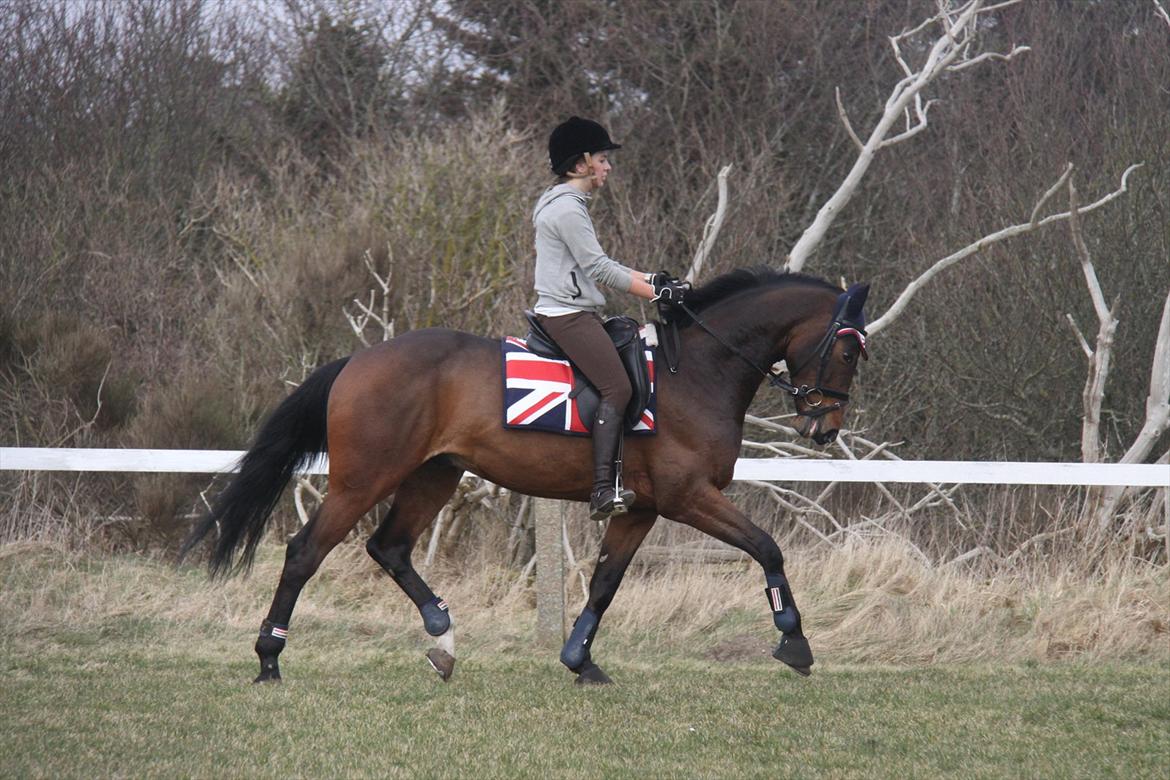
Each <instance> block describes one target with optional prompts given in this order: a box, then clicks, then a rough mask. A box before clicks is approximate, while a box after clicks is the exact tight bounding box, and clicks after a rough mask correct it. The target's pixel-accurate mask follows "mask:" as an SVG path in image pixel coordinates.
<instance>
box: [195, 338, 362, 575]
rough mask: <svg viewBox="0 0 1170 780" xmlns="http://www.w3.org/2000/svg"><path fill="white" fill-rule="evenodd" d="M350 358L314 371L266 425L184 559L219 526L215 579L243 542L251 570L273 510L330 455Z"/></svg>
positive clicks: (213, 563) (229, 566) (244, 561)
mask: <svg viewBox="0 0 1170 780" xmlns="http://www.w3.org/2000/svg"><path fill="white" fill-rule="evenodd" d="M348 361H349V358H342V359H341V360H335V361H334V362H332V363H330V364H328V365H325V366H322V367H321V368H319V369H317V370H316V371H314V372H313V373H312V374H311V375H310V376H309V378H308V379H306V380H305V381H304V383H303V384H301V386H300V387H298V388H297V389H296V390H294V391H293V393H292V395H290V396H289V397H288V398H286V399H284V401H283V402H281V404H280V406H278V407H276V411H275V412H273V413H272V414H271V416H269V418H268V419H267V420H265V421H264V425H263V426H262V427H261V428H260V433H258V434H257V435H256V440H255V441H254V442H253V443H252V447H251V449H249V450H248V451H247V452H246V453H245V454H244V457H243V459H242V460H241V461H240V473H239V474H237V475H236V476H235V478H234V479H232V481H231V484H229V485H228V486H227V489H225V490H224V491H223V492H222V493H220V494H219V496H218V497H217V498H216V499H215V505H214V507H213V508H212V510H211V512H210V513H208V514H207V516H206V517H204V518H203V519H202V520H200V522H199V525H198V526H196V527H195V529H194V530H193V531H192V532H191V535H190V536H189V537H187V541H185V542H184V543H183V547H182V548H181V549H180V551H179V559H180V560H182V558H183V557H184V556H185V555H186V554H187V553H188V552H190V551H191V548H193V547H194V546H195V545H197V544H199V542H200V541H202V540H203V538H204V537H205V536H207V534H208V533H209V532H210V531H211V530H212V529H213V528H216V527H217V526H218V528H219V537H218V539H217V540H216V543H215V550H214V551H213V552H212V554H211V558H210V560H209V561H208V568H210V569H211V573H212V574H213V575H219V574H225V573H227V572H229V571H230V570H231V569H232V568H233V567H232V558H233V556H234V554H235V551H236V548H237V547H239V546H240V543H241V542H243V544H244V552H243V554H242V555H241V556H240V560H239V564H238V567H237V568H245V569H246V568H248V567H250V566H251V565H252V559H253V558H254V557H255V555H256V545H257V544H259V543H260V538H261V537H262V536H263V535H264V527H265V525H267V523H268V517H269V515H271V514H272V509H273V507H275V506H276V502H277V501H279V500H280V496H281V494H282V493H283V492H284V488H285V486H286V485H288V481H289V480H290V479H291V478H292V476H293V474H294V473H296V471H297V470H298V469H299V468H301V467H303V466H305V465H307V464H308V463H309V462H310V461H312V459H313V457H314V456H315V455H316V454H317V453H320V452H324V451H325V444H326V436H325V434H326V431H325V411H326V406H327V404H328V401H329V391H330V389H331V388H332V387H333V382H334V380H336V379H337V375H338V374H340V373H341V369H342V368H344V367H345V364H346V363H347V362H348Z"/></svg>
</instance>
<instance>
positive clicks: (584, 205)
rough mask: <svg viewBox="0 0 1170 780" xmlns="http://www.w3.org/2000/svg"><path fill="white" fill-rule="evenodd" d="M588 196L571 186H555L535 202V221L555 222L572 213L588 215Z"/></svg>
mask: <svg viewBox="0 0 1170 780" xmlns="http://www.w3.org/2000/svg"><path fill="white" fill-rule="evenodd" d="M588 204H589V196H588V195H586V194H585V193H583V192H581V191H580V190H579V189H577V188H576V187H574V186H572V185H571V184H555V185H553V186H552V187H549V188H548V189H547V190H545V191H544V193H543V194H542V195H541V196H540V198H539V199H538V200H537V201H536V207H535V209H533V219H535V220H556V219H557V218H558V217H563V216H564V215H566V214H570V213H574V212H578V213H579V212H582V211H584V212H586V213H588Z"/></svg>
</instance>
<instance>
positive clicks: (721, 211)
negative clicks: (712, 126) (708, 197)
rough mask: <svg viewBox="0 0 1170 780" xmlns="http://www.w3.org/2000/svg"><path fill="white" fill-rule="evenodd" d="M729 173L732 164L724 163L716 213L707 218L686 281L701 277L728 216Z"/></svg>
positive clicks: (719, 182)
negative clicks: (705, 263) (700, 274)
mask: <svg viewBox="0 0 1170 780" xmlns="http://www.w3.org/2000/svg"><path fill="white" fill-rule="evenodd" d="M729 175H731V166H730V165H724V166H723V167H722V168H721V169H720V170H719V176H718V178H717V181H718V184H719V203H718V205H717V206H716V207H715V213H714V214H712V215H711V216H710V217H709V218H708V219H707V224H706V225H704V226H703V240H702V241H701V242H699V249H698V251H697V252H695V259H694V260H692V261H691V268H690V270H689V271H687V275H686V281H688V282H694V281H695V280H696V279H698V278H699V273H700V272H702V270H703V263H704V262H706V260H707V255H708V254H710V253H711V248H712V247H713V246H715V239H716V238H718V237H719V230H720V229H721V228H722V227H723V219H724V217H726V216H727V177H728V176H729Z"/></svg>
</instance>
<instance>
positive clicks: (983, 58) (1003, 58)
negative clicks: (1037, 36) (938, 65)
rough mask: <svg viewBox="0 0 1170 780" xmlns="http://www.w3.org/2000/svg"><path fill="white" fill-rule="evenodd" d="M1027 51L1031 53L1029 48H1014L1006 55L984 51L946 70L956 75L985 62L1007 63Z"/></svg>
mask: <svg viewBox="0 0 1170 780" xmlns="http://www.w3.org/2000/svg"><path fill="white" fill-rule="evenodd" d="M1028 51H1032V47H1031V46H1016V47H1015V48H1013V49H1012V50H1011V51H1009V52H1008V53H1007V54H1000V53H999V52H997V51H985V52H983V53H982V54H980V55H979V56H978V57H972V58H971V59H969V60H966V61H964V62H960V63H957V64H955V65H951V66H950V67H948V68H947V70H949V71H950V72H952V73H958V72H959V71H963V70H966V69H967V68H970V67H972V66H974V65H978V64H979V63H981V62H987V61H988V60H999V61H1000V62H1008V61H1009V60H1011V59H1012V57H1015V56H1016V55H1017V54H1023V53H1024V52H1028Z"/></svg>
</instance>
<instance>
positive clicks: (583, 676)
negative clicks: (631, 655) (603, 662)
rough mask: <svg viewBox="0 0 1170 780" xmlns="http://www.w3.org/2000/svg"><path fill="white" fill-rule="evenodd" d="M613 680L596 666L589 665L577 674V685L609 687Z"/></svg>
mask: <svg viewBox="0 0 1170 780" xmlns="http://www.w3.org/2000/svg"><path fill="white" fill-rule="evenodd" d="M611 683H613V680H611V679H609V675H607V674H606V673H605V672H603V671H601V667H600V666H598V665H597V664H590V665H589V666H586V667H585V668H584V669H582V670H581V671H580V672H579V673H578V674H577V680H576V684H577V685H610V684H611Z"/></svg>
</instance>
